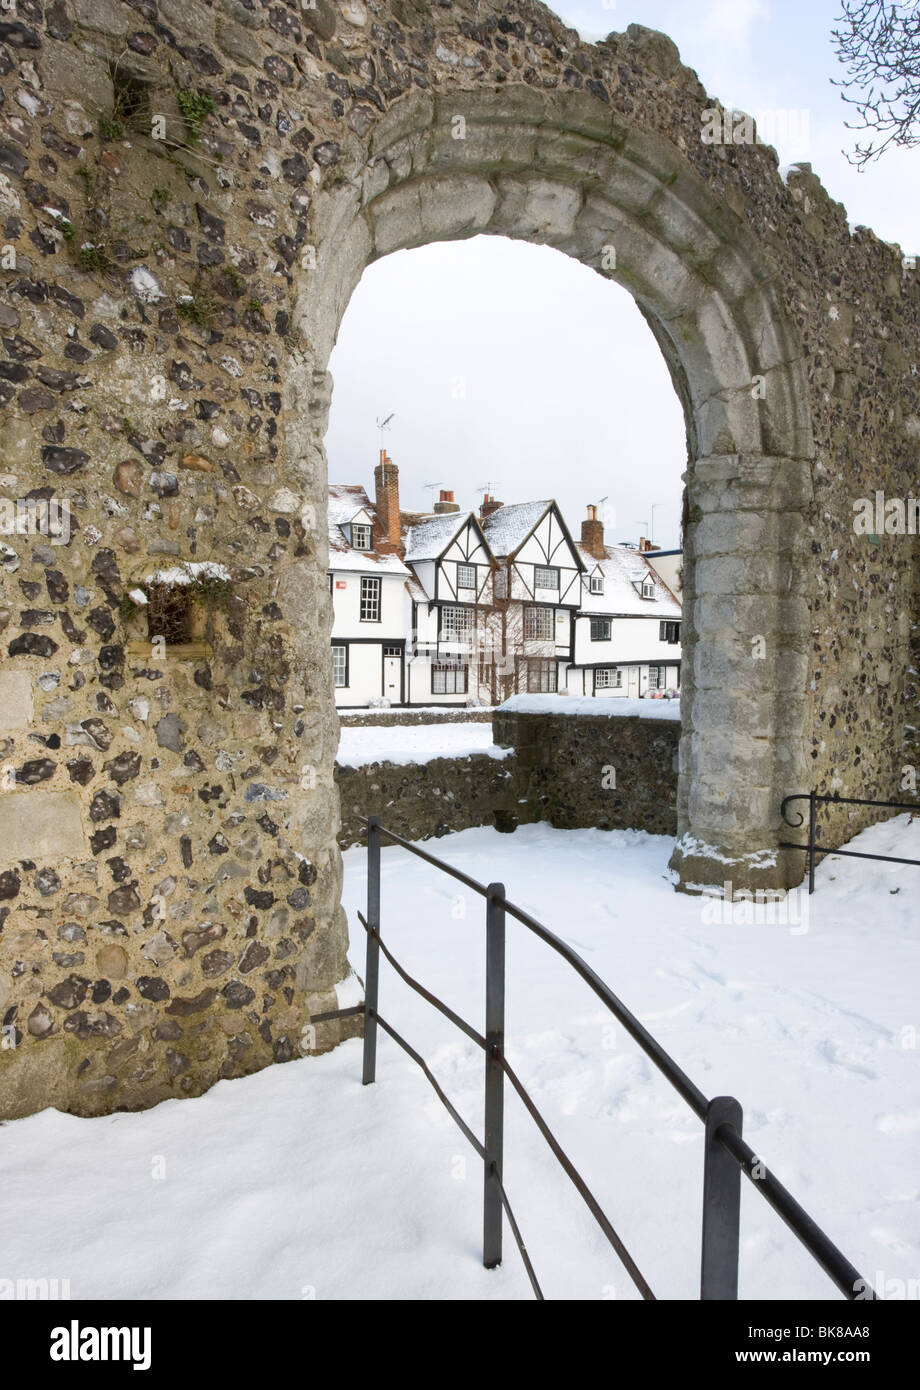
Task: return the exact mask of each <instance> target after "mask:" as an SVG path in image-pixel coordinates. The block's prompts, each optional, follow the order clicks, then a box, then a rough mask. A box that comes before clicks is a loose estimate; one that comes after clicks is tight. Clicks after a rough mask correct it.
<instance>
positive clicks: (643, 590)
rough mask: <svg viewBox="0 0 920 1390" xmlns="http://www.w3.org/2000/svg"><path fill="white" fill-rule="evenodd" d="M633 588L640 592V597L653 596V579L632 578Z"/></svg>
mask: <svg viewBox="0 0 920 1390" xmlns="http://www.w3.org/2000/svg"><path fill="white" fill-rule="evenodd" d="M633 588H634V589H635V591H636V593H637V594H640V595H641V596H642V598H654V597H655V584H654V581H653V580H651V579H648V578H646V579H634V580H633Z"/></svg>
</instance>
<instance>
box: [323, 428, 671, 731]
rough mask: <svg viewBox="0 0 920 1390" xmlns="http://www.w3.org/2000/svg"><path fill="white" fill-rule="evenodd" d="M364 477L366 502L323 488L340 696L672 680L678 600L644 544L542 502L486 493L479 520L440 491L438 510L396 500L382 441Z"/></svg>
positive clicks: (424, 699)
mask: <svg viewBox="0 0 920 1390" xmlns="http://www.w3.org/2000/svg"><path fill="white" fill-rule="evenodd" d="M374 482H375V502H374V503H373V504H372V503H371V501H370V499H369V497H368V496H367V493H366V492H365V491H364V488H363V487H361V486H360V485H336V486H330V488H329V588H330V593H331V594H332V600H333V632H332V665H333V679H334V684H335V698H336V703H337V705H339V706H340V707H342V708H347V707H361V706H367V705H369V704H377V703H388V704H391V705H414V706H419V705H467V704H470V703H474V702H475V703H484V704H497V703H499V702H500V701H501V700H504V699H507V698H508V696H509V695H513V694H517V693H526V692H552V691H559V692H562V693H569V694H578V695H602V696H617V695H620V696H638V697H654V696H655V695H658V694H660V693H662V692H665V691H667V692H669V693H676V692H677V691H678V690H679V686H680V613H681V610H680V604H679V602H678V600H677V599H676V598H675V596H674V594H673V592H672V591H671V590H670V589H669V587H668V585H667V584H666V583H665V581H664V579H663V578H662V577H661V574H660V573H658V572H657V570H656V569H655V568H653V564H652V560H651V557H652V556H653V555H656V554H659V553H660V552H655V551H654V550H651V549H650V548H649V547H648V546H647V544H646V542H645V541H642V542H640V547H639V549H638V550H634V549H632V548H631V547H627V546H607V545H605V543H604V531H603V526H602V524H601V522H599V521H598V520H597V515H596V508H594V507H589V508H588V518H587V520H586V521H584V522H583V523H582V531H581V541H580V543H577V542H576V541H575V540H574V539H573V538H572V535H571V533H570V532H569V530H568V527H567V526H566V524H565V521H564V519H563V517H562V515H561V513H560V511H559V508H558V506H557V505H556V503H555V502H554V501H552V500H546V501H542V502H521V503H516V504H511V505H509V506H504V505H503V504H502V503H501V502H498V501H496V500H495V499H494V498H492V497H490V496H489V495H488V494H486V496H485V498H484V499H483V503H482V508H481V512H480V515H479V516H478V517H477V516H476V515H475V514H474V513H473V512H470V511H467V512H464V511H461V509H460V507H459V506H458V505H457V504H456V503H455V501H454V496H453V493H452V492H447V491H442V493H441V497H440V500H439V501H438V502H436V503H435V505H434V511H433V512H431V513H415V512H403V511H401V510H400V506H399V475H398V470H397V468H396V465H395V464H394V463H393V461H392V460H391V459H390V458H389V457H388V456H387V454H386V451H385V450H381V451H380V461H379V463H378V464H377V467H376V468H375V470H374ZM672 554H674V555H677V561H676V562H675V563H676V565H679V552H672Z"/></svg>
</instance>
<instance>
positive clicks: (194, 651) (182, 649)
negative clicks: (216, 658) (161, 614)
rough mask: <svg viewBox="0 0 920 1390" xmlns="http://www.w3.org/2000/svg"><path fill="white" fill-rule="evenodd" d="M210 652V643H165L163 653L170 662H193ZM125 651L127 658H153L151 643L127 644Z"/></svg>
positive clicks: (209, 654)
mask: <svg viewBox="0 0 920 1390" xmlns="http://www.w3.org/2000/svg"><path fill="white" fill-rule="evenodd" d="M212 650H213V649H212V647H211V643H210V642H176V643H170V642H167V643H166V645H165V647H164V648H163V653H164V655H165V656H166V657H167V658H169V659H170V660H172V661H195V660H197V659H198V657H201V656H211V654H212ZM125 651H126V652H127V654H128V656H144V657H153V643H152V642H129V643H128V644H127V646H126V647H125ZM157 659H158V660H159V658H157Z"/></svg>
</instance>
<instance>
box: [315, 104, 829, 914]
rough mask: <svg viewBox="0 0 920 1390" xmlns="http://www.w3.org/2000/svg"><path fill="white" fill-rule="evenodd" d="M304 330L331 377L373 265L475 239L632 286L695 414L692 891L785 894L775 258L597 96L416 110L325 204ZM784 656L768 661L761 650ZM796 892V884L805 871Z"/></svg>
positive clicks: (794, 725) (786, 641)
mask: <svg viewBox="0 0 920 1390" xmlns="http://www.w3.org/2000/svg"><path fill="white" fill-rule="evenodd" d="M323 231H324V238H323V241H322V243H321V244H320V245H319V246H318V248H317V258H316V269H315V271H314V272H313V273H312V276H311V279H310V282H309V283H308V284H307V285H305V286H304V287H303V292H302V295H301V299H300V303H299V306H298V310H297V316H298V318H297V321H298V326H299V327H300V329H301V331H302V333H303V336H304V337H305V338H306V340H307V341H308V342H309V343H310V344H311V345H312V347H313V351H314V354H315V357H314V361H313V364H312V367H313V371H314V374H315V377H317V378H318V377H319V376H320V374H322V379H323V381H324V382H325V392H324V393H323V395H324V399H323V401H322V402H320V403H318V405H319V408H318V409H317V410H316V412H315V414H314V415H313V417H312V420H311V425H310V429H311V433H312V438H311V439H310V441H309V447H310V448H311V450H319V449H320V448H321V439H322V432H323V431H324V430H325V426H326V421H327V416H328V403H329V397H328V391H329V388H330V386H331V383H330V382H329V380H328V376H327V374H326V363H327V361H328V356H329V352H330V351H331V348H332V346H333V343H334V341H335V336H336V334H337V331H338V327H339V324H340V322H341V318H342V314H343V313H344V310H345V308H346V306H347V303H348V300H349V298H350V295H351V293H352V291H353V289H354V287H355V285H356V284H357V282H358V280H359V278H360V276H361V274H362V272H363V270H364V268H365V266H367V265H368V264H370V263H371V262H372V261H374V260H376V259H379V258H380V257H381V256H385V255H387V254H389V253H391V252H393V251H396V250H402V249H406V248H410V247H417V246H421V245H423V244H425V243H427V242H430V241H438V240H457V239H462V238H465V237H470V236H474V235H477V234H480V233H485V234H494V235H502V236H507V237H511V238H516V239H520V240H526V241H533V242H539V243H541V244H546V245H549V246H552V247H554V248H556V249H558V250H560V251H562V252H564V253H565V254H567V255H570V256H573V257H574V258H576V259H578V260H580V261H581V262H583V263H584V264H586V265H589V266H591V267H592V268H594V269H595V270H599V271H600V272H601V273H603V274H605V275H608V276H609V277H610V278H613V279H615V280H617V281H618V282H619V283H620V284H621V285H623V286H624V287H625V288H627V289H628V290H629V291H630V292H631V293H632V295H633V296H634V298H635V299H636V301H637V303H638V304H639V306H640V308H641V310H642V312H643V314H644V315H645V317H646V319H647V320H648V322H649V324H650V326H651V327H652V330H653V332H654V334H655V336H656V338H657V341H658V343H659V345H660V346H661V349H662V352H663V353H664V356H665V359H666V361H667V363H668V367H669V369H670V372H671V375H672V379H673V381H674V384H675V387H676V389H677V392H678V395H679V397H680V399H681V402H682V404H683V407H684V412H685V418H686V422H687V437H688V450H689V455H690V459H691V466H690V469H689V472H688V475H687V486H688V503H689V524H688V527H687V534H686V537H685V563H684V595H685V618H684V648H685V663H684V671H685V677H684V694H683V701H682V717H683V737H682V742H681V760H680V787H679V808H678V809H679V830H678V833H679V837H680V838H679V843H678V847H677V850H676V852H675V856H674V860H673V866H674V867H675V868H676V869H677V870H678V872H679V875H680V882H681V885H682V886H683V887H685V888H690V889H692V888H693V887H694V885H712V884H718V885H721V884H722V883H723V881H724V880H725V879H732V880H733V881H734V882H735V883H736V884H742V883H743V884H745V885H747V886H755V885H757V886H759V885H770V886H787V885H788V884H789V883H791V882H792V881H795V879H796V869H795V866H787V865H785V864H783V863H782V862H781V856H780V853H779V852H778V851H777V849H776V841H777V839H778V838H780V837H779V835H778V822H779V816H778V811H779V805H780V802H781V800H782V797H783V795H784V794H785V792H786V790H787V788H788V787H789V786H791V785H793V784H796V785H804V782H803V780H802V779H803V776H804V772H805V725H806V706H805V688H806V682H807V670H808V656H807V647H806V638H807V623H808V617H807V608H806V604H805V600H804V597H803V596H802V590H801V586H800V583H797V581H796V575H797V572H798V571H800V570H802V569H803V568H804V563H805V556H804V550H803V547H804V542H805V521H804V512H805V509H806V507H807V505H808V500H809V496H810V488H811V483H810V468H811V464H810V460H811V458H812V456H813V452H814V447H813V441H812V433H811V423H810V410H809V402H808V394H807V384H806V378H805V372H804V367H803V358H802V350H801V346H800V345H799V344H798V343H797V341H796V335H795V332H794V330H793V328H792V326H791V325H790V323H789V322H788V320H787V316H786V314H785V312H784V310H783V308H782V306H781V303H780V301H779V298H778V296H777V293H776V290H775V285H774V281H773V275H772V272H771V269H770V267H769V265H768V264H767V263H766V262H765V259H764V252H763V247H762V246H761V245H760V244H759V243H758V242H757V241H756V239H755V238H754V237H753V236H751V235H750V234H749V232H748V231H747V229H746V227H745V225H744V222H743V221H742V219H741V218H740V217H739V216H738V215H737V214H735V213H734V212H732V211H731V209H730V208H728V207H727V206H726V204H725V202H724V201H723V200H722V199H721V198H720V197H719V196H718V195H717V194H716V193H715V192H714V191H713V190H712V189H710V188H709V187H707V185H706V184H705V182H704V181H703V180H702V179H701V178H700V177H699V176H698V175H697V174H696V173H695V172H694V171H693V170H692V168H691V167H690V166H689V164H688V163H687V161H686V160H685V158H684V157H683V156H682V154H681V152H680V150H679V149H678V148H677V147H676V146H675V145H674V144H673V142H671V141H669V140H667V139H666V138H665V137H663V136H655V135H650V134H649V133H648V132H642V131H639V130H637V129H635V128H633V127H630V126H628V125H627V124H626V123H625V122H623V121H622V120H621V119H620V118H619V117H617V116H616V115H615V114H612V113H610V112H607V111H605V110H603V108H601V109H599V104H598V103H597V102H596V101H595V100H593V99H592V98H591V97H590V96H587V95H585V94H581V93H573V92H562V93H555V92H554V93H552V94H543V93H538V92H534V91H532V90H531V89H530V88H527V87H512V86H505V87H504V88H503V89H502V90H501V92H500V93H488V92H482V93H478V92H477V93H468V92H457V93H453V94H451V95H450V96H449V97H445V98H443V99H432V98H430V97H428V96H421V95H415V96H411V97H409V98H407V99H405V100H404V101H403V102H401V103H399V104H398V105H397V106H395V107H394V108H393V109H392V110H391V111H390V112H389V113H388V114H387V116H386V118H385V119H384V120H382V121H381V122H380V123H379V125H378V126H377V128H376V130H375V131H374V135H373V139H372V142H371V150H370V158H369V161H368V163H367V165H366V168H365V169H364V171H363V173H362V177H361V180H360V187H349V188H348V191H347V192H344V193H343V194H342V195H341V196H339V197H337V198H335V199H334V201H332V202H331V204H330V206H329V209H328V212H327V222H326V225H325V227H324V228H323ZM767 652H769V654H770V657H771V659H770V660H769V661H767V660H760V661H758V659H757V657H758V654H762V655H766V653H767ZM798 876H799V877H800V873H799V875H798Z"/></svg>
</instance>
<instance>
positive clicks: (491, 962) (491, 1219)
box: [482, 883, 505, 1269]
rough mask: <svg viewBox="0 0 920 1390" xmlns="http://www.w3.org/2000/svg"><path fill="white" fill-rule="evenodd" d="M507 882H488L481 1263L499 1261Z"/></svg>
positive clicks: (500, 1240)
mask: <svg viewBox="0 0 920 1390" xmlns="http://www.w3.org/2000/svg"><path fill="white" fill-rule="evenodd" d="M504 899H505V885H504V884H503V883H490V884H489V888H488V896H487V898H486V1028H485V1036H486V1045H487V1046H486V1115H485V1139H484V1146H485V1151H486V1152H485V1160H484V1165H483V1167H484V1183H483V1207H482V1262H483V1264H484V1265H485V1267H486V1269H494V1268H495V1266H496V1265H499V1264H501V1262H502V1193H501V1187H500V1186H499V1183H498V1182H497V1181H496V1178H498V1179H499V1180H500V1179H501V1175H502V1143H503V1130H504V1106H505V1100H504V1083H505V1073H504V1071H503V1070H502V1065H501V1063H502V1054H503V1049H504V1046H505V902H504Z"/></svg>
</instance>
